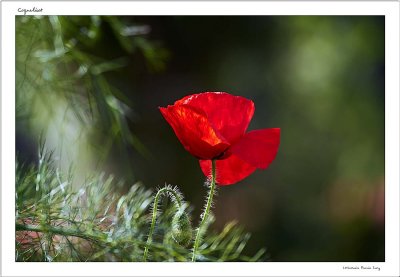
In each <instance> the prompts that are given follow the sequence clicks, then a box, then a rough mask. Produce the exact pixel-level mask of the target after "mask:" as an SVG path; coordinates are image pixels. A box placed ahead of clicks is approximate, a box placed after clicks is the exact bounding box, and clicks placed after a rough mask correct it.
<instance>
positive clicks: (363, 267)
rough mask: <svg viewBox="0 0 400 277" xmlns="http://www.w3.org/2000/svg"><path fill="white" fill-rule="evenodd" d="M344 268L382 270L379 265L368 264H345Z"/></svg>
mask: <svg viewBox="0 0 400 277" xmlns="http://www.w3.org/2000/svg"><path fill="white" fill-rule="evenodd" d="M343 269H346V270H351V269H355V270H377V271H381V268H380V267H379V266H369V265H368V266H367V265H362V266H348V265H345V266H343Z"/></svg>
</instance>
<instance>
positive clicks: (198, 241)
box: [192, 160, 216, 262]
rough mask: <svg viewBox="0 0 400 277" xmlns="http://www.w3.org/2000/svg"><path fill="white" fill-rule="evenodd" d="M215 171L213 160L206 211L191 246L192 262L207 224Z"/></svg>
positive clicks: (212, 195)
mask: <svg viewBox="0 0 400 277" xmlns="http://www.w3.org/2000/svg"><path fill="white" fill-rule="evenodd" d="M215 171H216V166H215V160H212V161H211V186H210V192H209V194H208V199H207V204H206V209H205V211H204V214H203V217H202V219H201V222H200V225H199V228H198V229H197V234H196V238H195V240H194V245H193V255H192V262H195V261H196V252H197V249H198V248H199V244H200V240H201V232H202V228H203V225H204V224H205V222H207V218H208V214H209V213H210V210H211V205H212V201H213V197H214V193H215V175H216V174H215Z"/></svg>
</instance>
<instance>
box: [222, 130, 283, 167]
mask: <svg viewBox="0 0 400 277" xmlns="http://www.w3.org/2000/svg"><path fill="white" fill-rule="evenodd" d="M280 133H281V129H279V128H270V129H262V130H255V131H251V132H248V133H247V134H245V135H244V136H243V137H242V138H241V139H240V140H239V141H238V142H237V143H236V144H235V145H232V146H231V147H230V148H229V152H230V153H232V154H233V155H236V156H238V157H240V158H241V159H242V160H244V161H246V162H247V163H249V164H251V165H252V166H255V167H257V168H261V169H265V168H267V167H268V165H269V164H270V163H271V162H272V161H273V160H274V159H275V156H276V154H277V152H278V147H279V142H280Z"/></svg>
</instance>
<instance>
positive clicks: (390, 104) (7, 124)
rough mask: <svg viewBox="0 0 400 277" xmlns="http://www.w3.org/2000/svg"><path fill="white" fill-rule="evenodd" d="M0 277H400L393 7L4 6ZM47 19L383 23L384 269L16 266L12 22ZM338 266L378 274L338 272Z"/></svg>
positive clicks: (334, 265)
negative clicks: (376, 19) (379, 19)
mask: <svg viewBox="0 0 400 277" xmlns="http://www.w3.org/2000/svg"><path fill="white" fill-rule="evenodd" d="M1 4H2V15H1V23H2V24H1V26H2V46H1V47H2V74H3V76H2V81H3V83H2V84H1V85H2V106H1V112H2V116H1V120H2V122H1V123H2V150H3V153H2V163H1V164H2V173H3V175H2V176H1V181H2V195H1V197H2V198H1V220H2V242H1V250H2V257H1V263H2V269H1V270H2V272H1V273H2V276H4V275H5V276H58V275H63V276H76V275H79V276H82V275H86V276H112V275H117V276H135V275H140V276H155V275H163V276H189V275H190V276H205V275H214V276H268V275H273V276H360V275H362V276H399V218H400V216H399V210H400V208H399V183H400V182H399V141H400V139H399V125H400V124H399V76H400V74H399V2H397V1H393V2H379V1H376V2H371V1H368V2H367V1H357V2H350V1H348V2H338V1H336V2H334V1H329V2H315V1H308V2H305V1H302V2H300V1H293V2H288V1H285V2H277V1H275V2H258V1H253V2H250V1H247V2H239V1H235V2H232V1H215V2H182V1H148V2H145V1H140V2H116V1H110V2H61V1H59V2H17V1H13V2H2V3H1ZM33 7H36V8H43V13H42V14H46V15H91V14H102V15H204V14H207V15H385V16H386V25H385V26H386V40H385V42H386V49H385V50H386V52H385V54H386V65H385V66H386V99H385V101H386V108H385V109H386V111H385V112H386V114H385V116H386V122H385V146H386V149H385V155H386V176H385V179H386V184H385V185H386V187H385V211H386V240H385V241H386V247H385V250H386V251H385V252H386V261H385V262H382V263H335V262H331V263H325V262H320V263H294V262H291V263H284V262H280V263H274V262H272V263H157V264H152V263H16V262H15V253H14V247H15V245H14V239H15V232H14V231H15V229H14V228H15V227H14V226H15V225H14V224H15V223H14V210H15V209H14V193H15V188H14V184H15V95H14V92H15V76H14V74H15V64H14V63H15V59H14V57H15V34H14V32H15V19H14V16H15V15H16V14H19V13H18V12H17V9H18V8H33ZM343 266H358V267H361V266H371V267H372V266H379V267H380V271H376V270H344V269H343Z"/></svg>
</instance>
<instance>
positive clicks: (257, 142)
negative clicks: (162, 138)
mask: <svg viewBox="0 0 400 277" xmlns="http://www.w3.org/2000/svg"><path fill="white" fill-rule="evenodd" d="M160 111H161V113H162V115H163V116H164V118H165V119H166V120H167V122H168V123H169V124H170V125H171V127H172V129H173V130H174V132H175V134H176V136H177V137H178V139H179V140H180V142H181V143H182V145H183V146H184V147H185V149H186V150H187V151H188V152H189V153H191V154H192V155H193V156H195V157H197V158H198V159H199V160H200V167H201V169H202V171H203V173H204V174H205V175H206V176H210V174H211V160H216V175H217V176H216V182H217V183H218V184H219V185H230V184H233V183H236V182H238V181H240V180H242V179H244V178H246V177H247V176H249V175H250V174H251V173H253V172H254V171H255V170H256V169H257V168H259V169H266V168H267V167H268V165H269V164H270V163H271V162H272V161H273V160H274V159H275V156H276V154H277V152H278V147H279V142H280V129H279V128H270V129H261V130H255V131H250V132H248V133H246V130H247V127H248V125H249V123H250V120H251V118H252V117H253V114H254V103H253V101H251V100H248V99H246V98H244V97H241V96H233V95H231V94H228V93H225V92H204V93H199V94H193V95H189V96H186V97H184V98H182V99H181V100H178V101H176V102H175V103H174V105H170V106H168V107H167V108H160Z"/></svg>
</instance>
